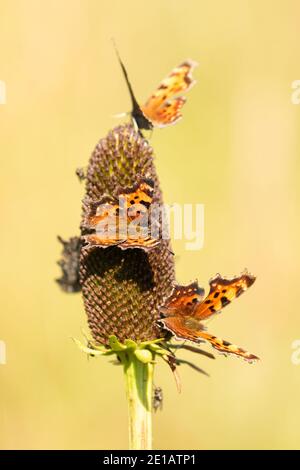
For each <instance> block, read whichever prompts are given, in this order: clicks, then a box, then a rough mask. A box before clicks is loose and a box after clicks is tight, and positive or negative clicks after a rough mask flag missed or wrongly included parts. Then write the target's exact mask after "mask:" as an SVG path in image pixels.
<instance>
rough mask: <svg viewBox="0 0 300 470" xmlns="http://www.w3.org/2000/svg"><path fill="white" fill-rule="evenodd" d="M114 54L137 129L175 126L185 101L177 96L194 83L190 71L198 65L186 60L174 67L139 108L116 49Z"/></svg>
mask: <svg viewBox="0 0 300 470" xmlns="http://www.w3.org/2000/svg"><path fill="white" fill-rule="evenodd" d="M116 53H117V56H118V59H119V62H120V65H121V68H122V71H123V73H124V77H125V80H126V83H127V86H128V90H129V94H130V97H131V101H132V111H131V116H132V117H133V119H134V121H135V122H136V124H137V126H138V128H139V129H146V130H150V129H152V128H153V127H165V126H168V125H170V124H175V122H177V121H178V120H179V119H181V117H182V114H181V108H182V106H183V105H184V103H185V101H186V99H185V97H184V96H178V95H180V94H181V93H183V92H186V91H188V90H189V89H190V88H191V87H192V86H193V85H194V84H195V83H196V81H195V80H193V78H192V71H193V69H194V68H195V67H196V66H197V65H198V64H197V62H194V61H193V60H186V61H184V62H183V63H182V64H180V65H179V66H178V67H175V68H174V69H173V70H172V72H171V73H170V74H169V75H168V76H167V77H166V78H165V79H164V80H163V81H162V82H161V83H160V85H159V86H158V88H157V89H156V91H155V92H154V93H153V95H151V96H150V98H149V99H148V100H147V101H146V103H145V104H144V105H143V106H140V105H139V104H138V102H137V100H136V98H135V96H134V93H133V90H132V86H131V83H130V81H129V78H128V74H127V71H126V68H125V66H124V64H123V62H122V60H121V58H120V56H119V53H118V51H117V49H116Z"/></svg>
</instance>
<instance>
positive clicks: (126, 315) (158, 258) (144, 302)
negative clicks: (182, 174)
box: [80, 125, 175, 344]
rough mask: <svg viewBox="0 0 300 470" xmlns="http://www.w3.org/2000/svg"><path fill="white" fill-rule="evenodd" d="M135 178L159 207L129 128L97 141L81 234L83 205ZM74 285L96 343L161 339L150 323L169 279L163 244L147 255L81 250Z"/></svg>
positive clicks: (146, 153)
mask: <svg viewBox="0 0 300 470" xmlns="http://www.w3.org/2000/svg"><path fill="white" fill-rule="evenodd" d="M138 176H140V177H145V178H151V179H152V180H153V182H154V194H153V202H154V203H158V204H162V194H161V191H160V188H159V183H158V178H157V174H156V171H155V167H154V163H153V151H152V148H151V147H150V145H149V143H148V142H147V141H146V140H145V139H144V138H143V137H142V136H141V135H140V134H139V133H138V132H136V131H135V129H134V128H133V126H131V125H123V126H119V127H117V128H115V129H113V130H112V131H111V132H110V133H109V134H108V136H107V137H106V138H104V139H101V140H100V142H99V143H98V145H97V146H96V148H95V150H94V152H93V153H92V156H91V158H90V162H89V166H88V171H87V179H86V197H85V199H84V201H83V218H82V234H83V235H84V233H85V229H84V227H83V221H84V220H85V217H86V215H87V213H88V201H90V200H94V201H96V200H98V199H100V198H101V197H102V196H103V194H109V195H111V196H114V195H115V192H116V190H117V188H119V187H120V186H121V187H130V186H133V185H134V184H135V183H136V180H137V177H138ZM80 280H81V284H82V293H83V299H84V305H85V310H86V313H87V316H88V323H89V326H90V328H91V331H92V334H93V336H94V338H95V340H96V341H97V342H99V343H102V344H107V342H108V337H109V336H110V335H116V336H117V338H118V339H119V340H120V341H124V340H125V339H133V340H135V341H146V340H152V339H155V338H157V337H159V336H161V333H160V332H159V330H158V329H157V327H156V326H155V322H156V320H158V319H159V317H160V314H159V306H161V305H162V304H163V302H164V300H165V299H166V297H168V295H170V293H171V291H172V285H173V283H174V280H175V273H174V260H173V254H172V253H171V250H170V244H169V241H167V240H162V241H161V243H160V244H159V245H158V246H157V247H156V248H154V249H152V250H151V251H149V252H147V253H146V252H145V251H143V250H142V249H127V250H121V249H120V248H119V247H117V246H113V247H109V248H99V247H93V248H92V249H88V250H81V257H80Z"/></svg>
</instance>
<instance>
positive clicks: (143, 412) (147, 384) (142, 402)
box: [121, 352, 154, 450]
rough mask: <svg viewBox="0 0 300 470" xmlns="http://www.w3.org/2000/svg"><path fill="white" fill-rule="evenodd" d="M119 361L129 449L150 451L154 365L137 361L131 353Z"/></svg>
mask: <svg viewBox="0 0 300 470" xmlns="http://www.w3.org/2000/svg"><path fill="white" fill-rule="evenodd" d="M121 359H122V362H123V365H124V374H125V384H126V394H127V400H128V413H129V449H130V450H138V449H139V450H146V449H147V450H150V449H152V388H153V370H154V364H153V363H150V362H148V363H147V364H145V363H143V362H141V361H139V360H138V359H137V358H136V356H135V354H134V353H133V352H126V353H125V354H124V356H123V357H122V358H121Z"/></svg>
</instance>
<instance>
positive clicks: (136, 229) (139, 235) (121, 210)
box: [83, 178, 160, 251]
mask: <svg viewBox="0 0 300 470" xmlns="http://www.w3.org/2000/svg"><path fill="white" fill-rule="evenodd" d="M153 191H154V183H153V181H152V180H151V179H148V178H140V179H138V181H137V183H136V184H135V185H134V186H132V187H130V188H119V190H118V191H117V192H116V197H110V196H106V195H105V196H103V197H102V198H101V199H100V200H98V201H91V202H90V210H89V214H88V216H87V217H86V220H85V223H84V228H85V229H87V230H92V231H93V233H90V234H88V235H84V236H83V239H84V241H86V242H87V245H85V247H84V248H89V247H90V246H99V247H101V248H107V247H109V246H119V247H120V248H122V249H127V248H142V249H144V250H145V251H147V250H150V249H152V248H155V247H156V246H157V245H158V244H159V243H160V239H159V238H155V237H152V234H151V233H149V217H148V211H149V208H150V206H151V203H152V200H153ZM154 222H156V223H158V222H157V221H154ZM130 229H131V230H130Z"/></svg>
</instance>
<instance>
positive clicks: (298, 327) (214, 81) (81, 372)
mask: <svg viewBox="0 0 300 470" xmlns="http://www.w3.org/2000/svg"><path fill="white" fill-rule="evenodd" d="M0 11H1V15H0V47H1V54H0V80H3V81H5V83H6V86H7V103H6V105H0V148H1V176H0V178H1V220H2V223H1V258H0V259H1V262H0V271H1V318H0V340H3V341H5V343H6V347H7V364H6V365H0V448H2V449H14V448H16V449H20V448H25V449H34V448H38V449H39V448H49V449H53V448H58V449H64V448H66V449H76V448H78V449H97V448H98V449H105V448H107V449H117V448H126V447H127V408H126V401H125V396H124V387H123V377H122V371H121V368H118V367H114V366H112V365H111V364H110V363H109V361H108V360H105V359H103V360H100V359H99V360H90V361H87V359H86V357H85V356H84V355H83V354H82V353H81V352H80V351H79V350H77V349H76V347H75V346H74V344H73V343H72V342H71V340H70V337H71V336H75V337H77V338H80V337H81V330H80V329H81V328H82V327H85V328H86V322H85V313H84V310H83V306H82V301H81V297H80V294H77V295H76V294H75V295H70V294H69V295H67V294H64V293H63V292H62V291H60V289H59V287H58V286H57V285H56V283H55V282H54V279H55V278H56V277H58V276H59V275H60V270H59V268H58V266H57V265H56V264H55V263H56V260H58V259H59V257H60V246H59V244H58V242H57V240H56V235H57V234H60V235H62V236H63V237H65V238H68V237H69V236H73V235H76V234H78V226H79V221H80V214H81V198H82V196H83V190H84V185H83V184H80V183H79V181H78V179H77V177H76V176H75V169H76V168H77V167H79V166H85V165H86V164H87V161H88V158H89V155H90V153H91V151H92V150H93V148H94V146H95V145H96V143H97V141H98V140H99V138H100V137H103V136H105V135H106V133H107V131H108V130H109V129H110V128H111V127H113V126H115V125H116V124H117V122H118V120H116V119H115V118H113V117H112V115H114V114H116V113H119V112H122V111H127V110H129V109H130V101H129V97H128V93H127V90H126V87H125V83H124V79H123V77H122V75H121V71H120V67H119V64H118V62H117V60H116V56H115V52H114V49H113V46H112V43H111V37H114V38H115V40H116V42H117V44H118V47H119V50H120V53H121V56H122V58H123V60H124V62H125V64H126V66H127V68H128V72H129V75H130V78H131V81H132V84H133V86H134V89H135V92H136V95H137V97H138V99H139V100H140V101H141V102H143V100H145V99H146V98H147V97H148V96H149V95H150V94H151V92H152V91H153V89H154V87H155V86H156V85H157V84H158V83H159V81H160V80H161V79H162V78H163V77H164V76H165V75H166V74H167V73H168V72H169V71H170V70H171V68H173V67H174V66H175V65H177V64H179V63H180V62H181V61H182V60H184V59H185V58H192V59H194V60H197V61H198V62H199V68H197V69H196V71H195V77H196V78H197V80H198V83H197V85H196V86H195V87H194V88H193V89H192V90H191V91H190V92H189V93H188V96H187V98H188V102H187V104H186V105H185V107H184V110H183V114H184V119H183V120H182V121H181V122H180V123H178V124H177V125H176V126H173V127H169V128H166V129H163V130H155V131H154V133H153V137H152V140H151V143H152V145H153V147H154V149H155V154H156V164H157V169H158V172H159V175H160V179H161V184H162V188H163V190H164V195H165V201H166V202H168V203H173V202H178V203H197V202H200V203H204V204H205V244H204V248H203V249H202V250H201V251H198V252H188V251H186V250H185V247H184V242H179V241H177V242H176V243H174V245H173V248H174V250H175V252H176V270H177V278H178V281H179V282H182V283H187V282H190V281H192V280H194V279H195V278H198V280H199V283H200V284H201V285H204V286H205V287H207V282H208V279H209V278H210V277H211V276H212V275H214V274H215V273H216V272H221V274H223V275H227V276H231V275H234V274H238V273H239V272H240V271H241V270H243V269H244V267H248V268H249V270H250V271H251V272H253V273H255V274H256V275H257V277H258V278H257V282H256V283H255V285H254V286H253V287H252V288H251V289H250V290H249V292H247V293H246V294H245V296H243V297H241V298H240V299H238V301H236V302H235V303H233V304H232V305H231V306H229V307H228V308H227V309H226V310H225V311H224V314H223V315H221V316H220V317H218V318H217V319H216V320H214V321H213V322H212V323H211V324H210V325H209V326H210V331H211V332H212V333H215V334H217V335H219V336H221V337H223V338H225V339H228V340H231V341H233V342H235V343H236V344H238V345H240V346H241V347H244V348H246V349H248V350H249V351H251V352H253V353H255V354H257V355H258V356H260V357H261V361H260V362H259V363H258V364H256V365H248V364H247V363H245V362H243V361H239V360H237V359H234V358H225V357H223V356H219V355H217V359H216V360H215V361H210V360H208V359H206V358H201V357H194V356H193V355H192V354H188V353H185V354H184V355H183V356H184V357H186V358H189V359H192V360H195V361H196V362H197V363H198V365H200V366H201V367H203V368H204V369H205V370H206V371H207V372H208V373H209V374H210V378H206V377H204V376H202V375H199V374H197V373H196V372H194V371H193V370H190V369H187V368H185V367H184V366H183V367H182V368H181V369H180V372H181V377H182V382H183V392H182V394H181V395H179V394H178V393H177V391H176V388H175V384H174V380H173V378H172V377H171V374H170V372H169V369H168V368H167V366H166V365H165V364H160V365H159V366H158V367H157V370H156V378H155V383H156V384H157V385H160V386H162V388H163V390H164V408H163V411H162V412H158V413H157V414H156V415H155V417H154V446H155V448H157V449H168V448H170V449H172V448H175V449H176V448H177V449H193V448H198V449H215V448H222V449H232V448H259V449H265V448H273V449H275V448H300V436H299V423H300V406H299V387H300V365H298V366H297V365H294V364H293V363H292V361H291V354H292V351H293V350H292V342H293V341H294V340H295V339H299V338H300V313H299V308H298V289H299V285H298V283H299V236H300V233H299V232H300V221H299V202H300V201H299V196H300V192H299V171H300V165H299V152H300V140H299V130H300V105H299V106H296V105H294V104H292V102H291V94H292V89H291V84H292V82H293V81H294V80H297V79H299V78H300V42H299V21H300V5H299V2H297V1H296V0H295V1H292V0H287V1H285V2H282V1H271V0H268V1H266V0H265V1H264V2H261V1H258V0H252V1H251V2H249V1H243V0H236V1H234V0H229V1H227V2H222V1H220V0H219V1H199V0H197V1H196V0H194V1H192V0H187V1H185V2H175V1H171V0H152V1H151V2H146V1H137V0H134V1H130V0H128V1H126V2H123V1H114V0H110V1H104V0H98V1H97V0H88V1H83V0H81V1H79V0H65V1H64V2H60V1H58V0H54V1H49V2H47V1H44V2H41V1H39V0H13V1H8V0H0ZM207 350H210V348H209V346H207ZM116 422H117V423H118V424H117V426H118V429H120V432H119V433H116Z"/></svg>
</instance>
